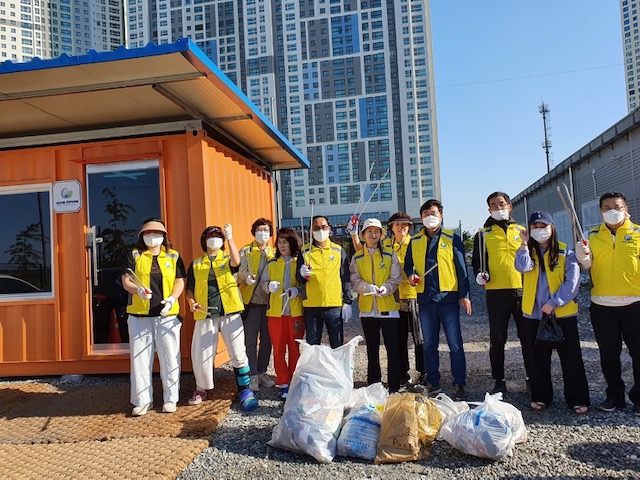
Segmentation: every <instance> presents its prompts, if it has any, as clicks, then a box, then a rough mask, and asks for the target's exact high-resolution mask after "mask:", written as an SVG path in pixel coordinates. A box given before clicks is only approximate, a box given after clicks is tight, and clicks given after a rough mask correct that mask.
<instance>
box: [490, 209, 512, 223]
mask: <svg viewBox="0 0 640 480" xmlns="http://www.w3.org/2000/svg"><path fill="white" fill-rule="evenodd" d="M491 218H493V219H494V220H495V221H497V222H499V221H500V220H507V219H508V218H509V210H494V211H493V212H491Z"/></svg>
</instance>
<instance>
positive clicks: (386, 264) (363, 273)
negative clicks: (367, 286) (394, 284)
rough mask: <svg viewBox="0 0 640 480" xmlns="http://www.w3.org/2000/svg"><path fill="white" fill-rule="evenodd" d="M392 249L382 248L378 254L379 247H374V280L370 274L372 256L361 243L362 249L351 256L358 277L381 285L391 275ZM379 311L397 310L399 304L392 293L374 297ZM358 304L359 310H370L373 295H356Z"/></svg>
mask: <svg viewBox="0 0 640 480" xmlns="http://www.w3.org/2000/svg"><path fill="white" fill-rule="evenodd" d="M392 255H393V250H392V249H391V248H386V247H385V248H383V250H382V255H380V249H378V248H376V250H375V253H374V254H373V267H374V268H373V272H375V281H374V277H373V274H372V268H371V263H372V257H371V254H370V253H369V249H368V248H367V246H366V245H363V248H362V250H360V251H359V252H357V253H356V254H355V255H354V256H353V258H354V259H355V262H356V267H357V268H358V273H359V274H360V277H362V279H363V280H364V281H365V282H369V283H372V284H374V285H378V286H380V285H382V284H383V283H385V282H386V281H387V280H389V277H390V276H391V258H392ZM376 302H377V304H378V311H379V312H381V313H382V312H390V311H392V310H398V308H399V305H398V303H397V302H396V300H395V298H393V295H387V296H384V297H376ZM358 306H359V307H360V311H361V312H370V311H371V310H373V295H358Z"/></svg>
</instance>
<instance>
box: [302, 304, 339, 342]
mask: <svg viewBox="0 0 640 480" xmlns="http://www.w3.org/2000/svg"><path fill="white" fill-rule="evenodd" d="M304 323H305V327H306V330H307V343H308V344H309V345H320V343H321V342H322V325H323V324H324V325H326V326H327V333H328V334H329V345H331V348H338V347H339V346H341V345H342V344H343V342H344V331H343V328H342V326H343V324H342V307H307V308H305V309H304Z"/></svg>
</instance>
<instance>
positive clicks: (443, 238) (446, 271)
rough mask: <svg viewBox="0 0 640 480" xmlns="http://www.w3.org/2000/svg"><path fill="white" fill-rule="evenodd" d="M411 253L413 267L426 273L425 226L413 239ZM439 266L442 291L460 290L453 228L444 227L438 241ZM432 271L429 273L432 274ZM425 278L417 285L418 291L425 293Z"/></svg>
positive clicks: (437, 258)
mask: <svg viewBox="0 0 640 480" xmlns="http://www.w3.org/2000/svg"><path fill="white" fill-rule="evenodd" d="M411 255H412V257H413V269H414V270H415V272H416V274H417V275H420V276H421V277H422V275H424V272H426V268H425V260H426V256H427V233H426V229H425V228H423V229H422V230H421V231H420V233H419V234H418V235H416V236H415V237H413V238H412V239H411ZM436 261H437V262H438V266H437V267H436V271H437V272H438V282H439V284H440V291H441V292H457V291H458V275H457V273H456V264H455V262H454V255H453V230H447V229H444V228H443V229H442V233H441V234H440V240H439V241H438V252H437V255H436ZM432 274H433V272H432V273H430V274H429V275H432ZM425 283H426V282H425V279H424V278H423V279H422V281H421V282H420V283H418V285H416V292H417V293H423V292H424V285H425Z"/></svg>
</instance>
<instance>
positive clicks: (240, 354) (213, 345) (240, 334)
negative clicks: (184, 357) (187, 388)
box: [191, 313, 249, 390]
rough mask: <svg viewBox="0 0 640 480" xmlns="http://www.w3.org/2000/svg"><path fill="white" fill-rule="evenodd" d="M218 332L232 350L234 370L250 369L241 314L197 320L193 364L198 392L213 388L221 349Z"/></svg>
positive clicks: (194, 332)
mask: <svg viewBox="0 0 640 480" xmlns="http://www.w3.org/2000/svg"><path fill="white" fill-rule="evenodd" d="M218 332H220V333H221V334H222V339H223V340H224V343H225V344H226V345H227V348H228V349H229V356H230V357H231V365H232V366H233V367H234V368H241V367H246V366H247V365H249V359H248V358H247V350H246V348H245V346H244V326H243V324H242V318H241V317H240V314H239V313H233V314H231V315H223V316H221V317H216V318H205V319H203V320H196V321H195V326H194V328H193V341H192V342H191V361H192V362H193V374H194V375H195V377H196V388H198V389H199V390H211V389H212V388H213V366H214V361H215V359H216V352H217V349H218Z"/></svg>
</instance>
